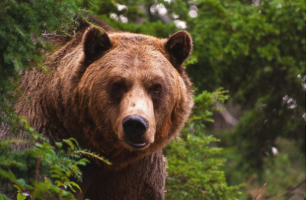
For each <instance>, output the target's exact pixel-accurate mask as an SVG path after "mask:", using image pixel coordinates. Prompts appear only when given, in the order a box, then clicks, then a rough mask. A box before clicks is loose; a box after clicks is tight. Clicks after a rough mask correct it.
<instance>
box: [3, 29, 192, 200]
mask: <svg viewBox="0 0 307 200" xmlns="http://www.w3.org/2000/svg"><path fill="white" fill-rule="evenodd" d="M191 50H192V40H191V37H190V35H189V34H188V33H187V32H186V31H179V32H177V33H175V34H173V35H171V36H170V37H169V38H168V39H158V38H155V37H152V36H147V35H142V34H133V33H126V32H114V31H105V30H104V29H103V28H102V27H98V26H91V27H88V28H86V29H83V31H79V32H77V34H76V36H75V38H73V39H72V40H71V41H69V42H67V43H66V44H64V45H63V46H62V47H61V48H60V49H59V50H58V51H56V52H55V53H54V54H52V55H50V56H48V59H47V62H46V65H47V67H48V68H49V69H50V71H51V72H50V73H46V72H41V71H38V70H32V71H25V72H24V73H23V76H22V77H23V78H22V81H21V88H22V90H23V91H24V93H25V96H26V98H25V97H21V98H20V99H19V101H18V103H17V104H16V105H15V108H16V112H17V113H18V114H19V115H21V116H24V117H26V118H27V119H28V120H29V122H30V124H31V126H32V127H34V128H35V129H36V130H38V131H39V132H41V133H44V134H45V135H47V136H48V137H49V138H50V139H51V141H60V140H61V139H63V138H68V137H74V138H76V139H77V141H78V142H79V144H80V146H81V147H83V148H87V149H90V150H91V151H94V152H97V153H99V154H100V155H102V156H104V157H106V158H108V159H109V160H110V161H111V163H112V165H111V166H107V165H105V164H103V163H100V162H98V161H94V162H92V163H91V164H90V165H89V166H87V167H86V168H84V169H83V172H84V179H83V182H82V183H81V188H82V193H79V194H78V195H77V197H78V199H84V198H86V197H88V198H91V199H95V200H96V199H112V200H116V199H144V200H145V199H146V200H149V199H164V182H165V176H166V174H165V163H164V161H163V155H162V148H163V146H164V145H166V144H167V143H168V142H169V141H170V140H171V139H173V138H174V137H175V136H176V135H178V133H179V131H180V130H181V128H182V127H183V125H184V123H185V121H186V120H187V118H188V116H189V114H190V112H191V109H192V106H193V101H192V91H191V83H190V81H189V78H188V77H187V75H186V73H185V70H184V68H183V66H182V63H183V61H184V60H185V59H186V58H187V57H188V55H189V54H190V52H191ZM9 136H10V133H9V132H8V131H2V132H0V138H7V137H9ZM24 137H25V136H24ZM16 148H17V149H18V148H24V147H16Z"/></svg>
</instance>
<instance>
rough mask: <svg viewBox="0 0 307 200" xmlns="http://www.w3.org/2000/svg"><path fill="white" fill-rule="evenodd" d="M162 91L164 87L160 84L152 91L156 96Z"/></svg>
mask: <svg viewBox="0 0 307 200" xmlns="http://www.w3.org/2000/svg"><path fill="white" fill-rule="evenodd" d="M161 90H162V86H161V85H160V84H155V85H154V86H153V87H152V91H153V93H154V94H159V93H160V92H161Z"/></svg>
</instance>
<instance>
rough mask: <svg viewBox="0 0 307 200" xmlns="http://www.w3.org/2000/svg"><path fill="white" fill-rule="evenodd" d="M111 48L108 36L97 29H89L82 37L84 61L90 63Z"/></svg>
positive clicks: (100, 29)
mask: <svg viewBox="0 0 307 200" xmlns="http://www.w3.org/2000/svg"><path fill="white" fill-rule="evenodd" d="M111 47H112V44H111V41H110V38H109V36H108V34H107V33H106V32H105V31H104V30H103V29H102V28H98V27H90V28H88V30H87V31H86V32H85V33H84V35H83V51H84V56H85V58H84V61H86V62H87V63H92V62H94V61H95V60H96V59H98V58H99V57H100V56H102V55H103V53H105V52H106V51H107V50H109V49H110V48H111Z"/></svg>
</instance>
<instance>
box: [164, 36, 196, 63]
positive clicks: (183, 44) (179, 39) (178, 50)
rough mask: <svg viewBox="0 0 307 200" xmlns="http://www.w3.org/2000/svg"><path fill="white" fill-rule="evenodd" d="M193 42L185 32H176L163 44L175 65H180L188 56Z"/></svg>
mask: <svg viewBox="0 0 307 200" xmlns="http://www.w3.org/2000/svg"><path fill="white" fill-rule="evenodd" d="M192 48H193V42H192V38H191V36H190V34H189V33H188V32H186V31H178V32H176V33H174V34H173V35H171V36H170V37H169V39H168V40H167V41H166V43H165V49H166V51H167V52H168V53H169V54H170V55H171V57H172V59H174V60H175V62H176V63H175V64H177V65H181V64H182V63H183V61H184V60H185V59H186V58H187V57H188V56H189V55H190V53H191V52H192Z"/></svg>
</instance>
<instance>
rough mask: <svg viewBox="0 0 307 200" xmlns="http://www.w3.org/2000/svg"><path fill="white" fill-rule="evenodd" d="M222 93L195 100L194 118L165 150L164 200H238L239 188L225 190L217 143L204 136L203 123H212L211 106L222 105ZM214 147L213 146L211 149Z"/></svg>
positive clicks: (216, 92) (226, 187) (221, 160)
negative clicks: (218, 102) (165, 180)
mask: <svg viewBox="0 0 307 200" xmlns="http://www.w3.org/2000/svg"><path fill="white" fill-rule="evenodd" d="M225 93H226V92H225V91H223V90H221V89H218V90H217V91H215V92H213V93H209V92H206V91H203V92H202V93H201V94H199V95H197V96H195V98H194V100H195V108H194V110H195V111H194V114H193V115H192V116H191V118H190V120H189V122H188V123H187V125H186V127H185V128H184V129H183V131H182V134H181V137H180V138H177V139H176V140H175V141H173V142H172V143H171V144H170V145H168V146H167V148H166V149H165V151H164V152H165V156H166V158H167V160H168V162H167V172H168V177H167V182H166V188H167V192H166V199H237V197H238V196H239V194H240V192H239V190H238V189H239V188H240V186H228V184H227V182H226V179H225V175H224V172H223V171H221V170H220V167H221V166H223V165H224V162H225V159H220V158H217V155H220V154H221V152H222V149H221V148H218V147H215V145H214V144H216V143H217V142H219V140H218V139H216V138H214V137H213V136H212V135H207V134H205V133H206V129H205V126H204V122H206V121H207V122H212V111H213V109H214V107H213V106H212V105H213V103H215V102H216V101H221V102H223V101H225V100H226V99H227V95H225ZM212 145H214V146H212Z"/></svg>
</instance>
